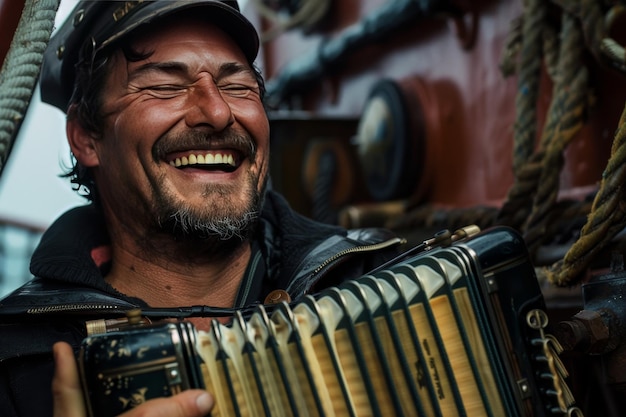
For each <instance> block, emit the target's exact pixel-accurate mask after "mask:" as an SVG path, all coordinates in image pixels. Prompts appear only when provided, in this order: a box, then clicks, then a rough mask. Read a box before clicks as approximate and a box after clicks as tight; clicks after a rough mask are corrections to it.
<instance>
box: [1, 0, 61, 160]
mask: <svg viewBox="0 0 626 417" xmlns="http://www.w3.org/2000/svg"><path fill="white" fill-rule="evenodd" d="M59 3H60V0H26V2H25V4H24V9H23V11H22V16H21V19H20V21H19V23H18V26H17V29H16V31H15V34H14V36H13V41H12V42H11V47H10V49H9V52H8V53H7V56H6V58H5V60H4V64H3V65H2V71H1V72H0V91H2V94H0V172H2V170H3V169H4V167H5V164H6V161H7V159H8V157H9V153H10V152H11V148H12V147H13V143H14V141H15V138H16V137H17V133H18V131H19V128H20V126H21V123H22V120H23V119H24V115H25V113H26V110H27V108H28V104H29V103H30V100H31V97H32V95H33V90H34V88H35V85H36V84H37V79H38V77H39V70H40V68H41V63H42V61H43V53H44V51H45V50H46V46H47V45H48V41H49V40H50V34H51V33H52V29H53V27H54V19H55V16H56V12H57V9H58V7H59Z"/></svg>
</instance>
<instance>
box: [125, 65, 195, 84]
mask: <svg viewBox="0 0 626 417" xmlns="http://www.w3.org/2000/svg"><path fill="white" fill-rule="evenodd" d="M149 73H155V74H158V73H163V74H173V75H187V74H189V66H188V65H187V64H185V63H184V62H177V61H167V62H146V63H145V64H142V65H140V66H139V67H137V68H135V69H132V70H131V71H129V79H130V80H133V79H134V78H137V77H140V76H142V75H145V74H149Z"/></svg>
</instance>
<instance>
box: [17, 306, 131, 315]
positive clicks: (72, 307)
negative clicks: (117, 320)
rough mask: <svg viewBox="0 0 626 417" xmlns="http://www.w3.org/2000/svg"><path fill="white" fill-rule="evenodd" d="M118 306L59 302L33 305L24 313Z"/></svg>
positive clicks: (100, 308)
mask: <svg viewBox="0 0 626 417" xmlns="http://www.w3.org/2000/svg"><path fill="white" fill-rule="evenodd" d="M117 309H119V306H115V305H107V304H95V305H94V304H60V305H54V306H45V307H35V308H29V309H28V310H26V314H46V313H63V312H68V311H81V310H117Z"/></svg>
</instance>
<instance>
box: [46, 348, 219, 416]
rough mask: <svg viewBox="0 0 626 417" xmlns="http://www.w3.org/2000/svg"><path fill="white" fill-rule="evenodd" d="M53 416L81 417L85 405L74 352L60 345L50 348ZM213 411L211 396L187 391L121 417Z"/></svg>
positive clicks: (133, 410) (200, 391)
mask: <svg viewBox="0 0 626 417" xmlns="http://www.w3.org/2000/svg"><path fill="white" fill-rule="evenodd" d="M52 352H53V355H54V364H55V370H54V377H53V379H52V396H53V400H54V412H53V416H54V417H85V416H86V415H87V414H86V410H85V402H84V401H83V393H82V390H81V386H80V379H79V376H78V369H77V366H76V359H75V358H74V352H73V351H72V348H71V347H70V345H68V344H67V343H64V342H59V343H56V344H55V345H54V346H53V347H52ZM212 408H213V397H211V395H210V394H209V393H207V392H206V391H203V390H188V391H185V392H182V393H180V394H178V395H175V396H173V397H169V398H157V399H153V400H150V401H147V402H146V403H144V404H142V405H140V406H138V407H136V408H133V409H132V410H130V411H128V412H126V413H124V414H122V416H123V417H204V416H206V415H208V414H209V412H210V411H211V409H212Z"/></svg>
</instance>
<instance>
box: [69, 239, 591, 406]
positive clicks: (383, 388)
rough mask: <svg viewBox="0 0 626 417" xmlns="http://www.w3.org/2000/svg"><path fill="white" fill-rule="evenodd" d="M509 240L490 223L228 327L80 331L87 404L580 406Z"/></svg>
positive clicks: (532, 283)
mask: <svg viewBox="0 0 626 417" xmlns="http://www.w3.org/2000/svg"><path fill="white" fill-rule="evenodd" d="M547 326H548V319H547V314H546V311H545V305H544V301H543V297H542V294H541V291H540V288H539V285H538V282H537V279H536V276H535V271H534V268H533V266H532V264H531V262H530V260H529V256H528V253H527V250H526V247H525V245H524V243H523V240H522V239H521V237H520V236H519V235H518V234H517V233H516V232H514V231H513V230H511V229H508V228H503V227H502V228H500V227H499V228H493V229H489V230H487V231H484V232H481V233H478V234H477V235H475V236H472V237H470V238H467V239H463V240H459V241H456V242H454V243H452V244H450V245H447V246H444V247H441V246H439V247H427V248H426V250H423V251H421V252H420V253H417V254H414V255H411V256H409V257H404V258H402V259H401V260H398V261H396V262H393V263H392V264H390V265H385V267H384V268H381V269H378V270H376V271H374V272H372V273H370V274H368V275H365V276H362V277H361V278H359V279H357V280H354V281H348V282H345V283H343V284H341V285H339V286H337V287H333V288H329V289H326V290H323V291H321V292H319V293H318V294H316V295H314V296H313V295H308V296H306V297H304V299H301V300H299V301H298V302H297V303H292V304H286V303H283V304H278V305H276V306H258V307H256V308H255V310H253V311H252V312H251V313H249V314H245V315H244V314H242V313H240V312H238V313H237V314H236V315H235V317H234V319H233V320H232V322H231V323H230V324H228V325H226V324H221V323H219V322H218V321H213V322H212V327H211V330H210V331H207V332H201V331H196V330H195V329H194V327H193V326H192V325H191V324H189V323H186V322H176V323H162V324H152V325H149V326H137V327H132V328H129V329H125V330H120V331H115V332H111V333H105V334H98V335H92V336H89V337H87V338H86V339H85V341H84V342H83V346H82V349H81V353H80V356H79V369H80V373H81V378H82V381H83V388H84V391H85V397H86V400H87V403H88V407H87V408H88V410H89V412H90V414H91V415H92V416H113V415H117V414H119V413H121V412H122V411H124V410H126V409H128V408H129V407H132V406H134V405H137V404H140V403H142V402H143V401H145V400H146V399H149V398H153V397H161V396H168V395H172V394H175V393H177V392H180V391H182V390H184V389H188V388H206V389H207V390H208V391H209V392H211V393H212V394H213V396H214V398H215V403H216V406H215V408H214V410H213V413H212V416H443V417H452V416H454V417H456V416H471V417H475V416H492V417H501V416H559V415H567V416H575V415H580V416H582V412H580V410H579V409H578V408H577V407H576V406H575V404H574V399H573V398H572V394H571V392H570V391H569V389H568V387H567V385H566V383H565V378H566V376H567V373H566V370H565V368H564V367H563V365H562V363H561V362H560V360H559V356H558V354H559V353H560V351H561V347H560V345H559V343H558V341H557V340H556V339H555V338H554V337H553V336H551V335H550V334H549V333H548V328H547Z"/></svg>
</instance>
